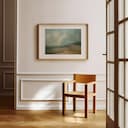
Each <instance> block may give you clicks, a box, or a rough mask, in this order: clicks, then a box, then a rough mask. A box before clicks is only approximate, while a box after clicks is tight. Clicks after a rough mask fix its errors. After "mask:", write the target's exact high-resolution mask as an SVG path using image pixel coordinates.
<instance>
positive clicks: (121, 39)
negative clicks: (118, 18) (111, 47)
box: [119, 24, 124, 58]
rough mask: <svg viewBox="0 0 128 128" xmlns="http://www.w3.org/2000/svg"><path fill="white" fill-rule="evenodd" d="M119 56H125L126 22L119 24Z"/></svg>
mask: <svg viewBox="0 0 128 128" xmlns="http://www.w3.org/2000/svg"><path fill="white" fill-rule="evenodd" d="M119 58H124V24H120V25H119Z"/></svg>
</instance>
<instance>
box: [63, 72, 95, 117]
mask: <svg viewBox="0 0 128 128" xmlns="http://www.w3.org/2000/svg"><path fill="white" fill-rule="evenodd" d="M73 77H74V79H73V80H72V81H65V82H63V89H62V91H63V99H62V114H63V115H64V114H65V109H66V97H73V111H75V110H76V98H84V102H85V107H84V109H85V110H84V112H85V118H87V114H88V97H89V96H92V97H93V113H95V111H96V75H91V74H89V75H86V74H74V76H73ZM78 83H82V85H84V91H83V92H81V91H77V86H78ZM71 85H72V86H73V89H72V91H69V90H68V88H69V86H71ZM91 85H93V91H92V92H89V91H88V86H91Z"/></svg>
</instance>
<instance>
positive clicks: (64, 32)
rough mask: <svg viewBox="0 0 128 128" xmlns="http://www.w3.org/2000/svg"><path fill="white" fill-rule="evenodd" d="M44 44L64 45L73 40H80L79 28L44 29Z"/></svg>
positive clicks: (49, 45)
mask: <svg viewBox="0 0 128 128" xmlns="http://www.w3.org/2000/svg"><path fill="white" fill-rule="evenodd" d="M45 33H46V36H45V37H46V46H47V47H52V46H53V47H55V46H64V45H67V44H72V43H75V42H81V30H80V29H46V30H45Z"/></svg>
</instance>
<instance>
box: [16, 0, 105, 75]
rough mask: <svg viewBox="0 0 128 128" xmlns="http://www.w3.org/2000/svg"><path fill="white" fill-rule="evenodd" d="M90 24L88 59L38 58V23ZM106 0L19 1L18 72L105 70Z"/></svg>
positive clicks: (96, 71) (99, 72) (97, 71)
mask: <svg viewBox="0 0 128 128" xmlns="http://www.w3.org/2000/svg"><path fill="white" fill-rule="evenodd" d="M40 23H87V24H88V25H89V33H88V34H89V42H88V60H86V61H39V60H38V59H37V27H36V26H37V24H40ZM105 26H106V25H105V0H18V42H17V44H18V45H17V47H18V50H17V73H19V74H20V73H32V74H34V73H74V72H81V73H85V72H86V73H91V72H93V73H98V74H104V73H105V56H102V54H103V53H105Z"/></svg>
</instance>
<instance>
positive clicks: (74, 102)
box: [73, 97, 76, 112]
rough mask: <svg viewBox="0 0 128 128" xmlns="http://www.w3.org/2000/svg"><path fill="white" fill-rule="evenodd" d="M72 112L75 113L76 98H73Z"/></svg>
mask: <svg viewBox="0 0 128 128" xmlns="http://www.w3.org/2000/svg"><path fill="white" fill-rule="evenodd" d="M73 111H74V112H75V111H76V98H75V97H73Z"/></svg>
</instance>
